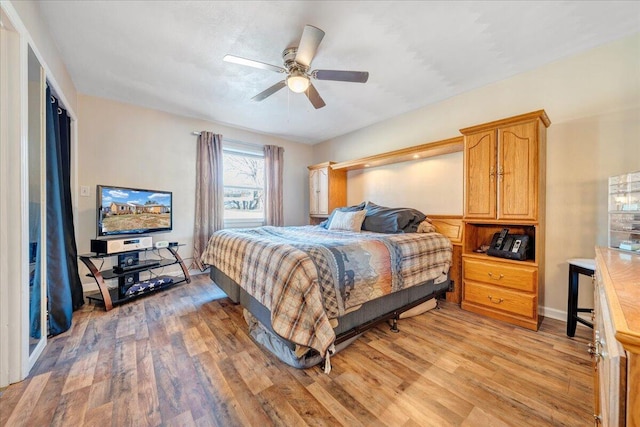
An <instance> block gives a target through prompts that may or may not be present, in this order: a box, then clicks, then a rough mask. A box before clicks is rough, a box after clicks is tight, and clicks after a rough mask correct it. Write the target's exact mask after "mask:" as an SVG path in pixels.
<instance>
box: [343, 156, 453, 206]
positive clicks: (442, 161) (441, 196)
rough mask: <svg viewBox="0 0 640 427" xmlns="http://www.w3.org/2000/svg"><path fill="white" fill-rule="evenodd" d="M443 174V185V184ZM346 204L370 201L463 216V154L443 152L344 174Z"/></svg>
mask: <svg viewBox="0 0 640 427" xmlns="http://www.w3.org/2000/svg"><path fill="white" fill-rule="evenodd" d="M442 177H446V185H442ZM347 183H348V185H347V200H348V201H349V204H356V203H360V202H361V201H367V200H368V201H372V202H373V203H376V204H378V205H383V206H404V207H411V208H415V209H418V210H420V211H422V212H425V213H428V214H430V215H443V214H449V215H452V214H455V215H462V209H463V204H462V202H463V200H462V186H463V174H462V156H461V155H460V153H453V154H445V155H442V156H438V157H433V158H429V159H424V160H413V161H410V162H406V163H397V164H393V165H388V166H379V167H375V168H370V169H368V168H367V169H360V170H356V171H351V172H348V174H347Z"/></svg>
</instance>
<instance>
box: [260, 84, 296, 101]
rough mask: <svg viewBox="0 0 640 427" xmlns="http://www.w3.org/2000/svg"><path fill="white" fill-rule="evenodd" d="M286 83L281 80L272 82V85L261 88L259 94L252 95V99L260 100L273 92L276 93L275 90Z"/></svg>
mask: <svg viewBox="0 0 640 427" xmlns="http://www.w3.org/2000/svg"><path fill="white" fill-rule="evenodd" d="M286 85H287V84H286V83H285V81H284V80H283V81H281V82H278V83H276V84H274V85H273V86H271V87H270V88H268V89H266V90H263V91H262V92H260V93H259V94H257V95H256V96H254V97H253V98H251V99H252V100H253V101H262V100H263V99H265V98H266V97H268V96H271V95H273V94H274V93H276V92H277V91H279V90H280V89H282V88H283V87H285V86H286Z"/></svg>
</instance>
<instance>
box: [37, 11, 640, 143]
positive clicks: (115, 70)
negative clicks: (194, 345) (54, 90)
mask: <svg viewBox="0 0 640 427" xmlns="http://www.w3.org/2000/svg"><path fill="white" fill-rule="evenodd" d="M39 6H40V10H41V12H42V15H43V17H44V19H45V21H46V22H47V23H48V25H49V26H50V31H51V33H52V35H53V38H54V39H55V42H56V43H57V45H58V47H59V49H60V52H61V54H62V56H63V59H64V61H65V63H66V65H67V68H68V70H69V73H70V74H71V78H72V79H73V82H74V84H75V85H76V88H77V89H78V91H79V92H80V93H84V94H88V95H93V96H98V97H104V98H109V99H114V100H118V101H122V102H126V103H130V104H135V105H140V106H143V107H148V108H153V109H158V110H163V111H167V112H171V113H175V114H180V115H184V116H189V117H195V118H200V119H205V120H210V121H215V122H219V123H224V124H228V125H232V126H236V127H240V128H245V129H250V130H253V131H256V132H260V133H265V134H271V135H276V136H279V137H282V138H285V139H290V140H294V141H298V142H305V143H311V144H312V143H316V142H320V141H324V140H327V139H330V138H332V137H335V136H338V135H342V134H345V133H348V132H351V131H354V130H356V129H360V128H362V127H365V126H367V125H370V124H372V123H375V122H379V121H381V120H384V119H387V118H390V117H393V116H396V115H399V114H401V113H404V112H407V111H410V110H414V109H416V108H419V107H422V106H425V105H429V104H433V103H435V102H438V101H440V100H443V99H446V98H450V97H452V96H454V95H457V94H460V93H462V92H465V91H469V90H471V89H474V88H477V87H480V86H484V85H486V84H489V83H491V82H495V81H498V80H501V79H504V78H506V77H509V76H512V75H515V74H517V73H521V72H524V71H527V70H531V69H534V68H536V67H539V66H541V65H543V64H546V63H549V62H552V61H555V60H557V59H560V58H563V57H566V56H569V55H572V54H575V53H578V52H581V51H585V50H587V49H590V48H592V47H595V46H597V45H600V44H603V43H606V42H608V41H611V40H615V39H617V38H621V37H623V36H625V35H628V34H631V33H635V32H638V31H640V2H637V1H633V2H632V1H628V2H614V1H602V2H601V1H562V2H561V1H550V2H543V1H513V2H504V1H491V2H477V1H474V2H462V1H460V2H454V1H451V2H446V1H443V2H438V1H423V2H420V1H395V2H392V1H375V2H364V1H341V2H338V1H331V2H320V1H314V2H310V1H309V2H302V1H278V2H276V1H215V2H213V1H209V2H207V1H157V2H156V1H84V2H81V1H75V0H74V1H42V2H39ZM305 24H311V25H314V26H316V27H319V28H321V29H323V30H324V31H325V32H326V35H325V37H324V40H323V41H322V43H321V45H320V47H319V49H318V52H317V55H316V57H315V59H314V61H313V64H312V67H311V68H312V69H337V70H356V71H368V72H369V73H370V77H369V81H368V82H367V83H366V84H360V83H344V82H333V81H318V80H314V81H313V84H314V85H315V87H316V88H317V90H318V92H319V93H320V95H321V96H322V97H323V99H324V101H325V102H326V104H327V105H326V107H324V108H322V109H319V110H315V109H314V108H313V107H312V106H311V104H310V103H309V101H308V100H307V98H306V97H305V96H304V94H294V93H292V92H290V91H289V90H288V89H283V90H281V91H279V92H277V93H276V94H275V95H272V96H271V97H269V98H267V99H265V100H264V101H262V102H254V101H251V97H253V96H254V95H256V94H258V93H259V92H261V91H263V90H264V89H266V88H267V87H269V86H271V85H273V84H274V83H276V82H278V81H280V80H282V75H281V74H277V73H274V72H271V71H265V70H259V69H254V68H250V67H245V66H241V65H237V64H232V63H227V62H223V61H222V57H223V56H224V55H225V54H227V53H229V54H233V55H237V56H242V57H245V58H250V59H255V60H258V61H261V62H266V63H270V64H274V65H278V66H281V65H282V58H281V53H282V51H283V49H284V48H286V47H288V46H296V45H297V44H298V41H299V39H300V36H301V34H302V30H303V28H304V25H305ZM639 54H640V53H639ZM594 65H596V66H597V64H594ZM212 130H215V129H212Z"/></svg>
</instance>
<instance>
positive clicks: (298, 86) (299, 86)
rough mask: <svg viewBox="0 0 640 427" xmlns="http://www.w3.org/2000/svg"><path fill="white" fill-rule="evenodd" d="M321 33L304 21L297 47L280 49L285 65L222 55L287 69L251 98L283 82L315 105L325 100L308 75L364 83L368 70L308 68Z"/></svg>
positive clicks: (260, 96)
mask: <svg viewBox="0 0 640 427" xmlns="http://www.w3.org/2000/svg"><path fill="white" fill-rule="evenodd" d="M323 37H324V31H322V30H321V29H320V28H316V27H314V26H313V25H305V27H304V31H303V32H302V37H301V38H300V44H299V45H298V46H297V47H295V46H294V47H288V48H286V49H285V50H284V51H283V52H282V60H283V61H284V67H279V66H277V65H271V64H266V63H264V62H260V61H254V60H252V59H246V58H241V57H239V56H234V55H225V57H224V58H223V60H224V61H226V62H233V63H235V64H240V65H247V66H249V67H254V68H260V69H262V70H270V71H275V72H276V73H286V74H287V77H286V78H285V79H284V80H282V81H280V82H278V83H276V84H274V85H273V86H271V87H270V88H268V89H266V90H264V91H262V92H260V93H259V94H257V95H256V96H254V97H253V98H251V99H252V100H254V101H262V100H263V99H265V98H267V97H269V96H271V95H273V94H274V93H276V92H277V91H279V90H280V89H282V88H283V87H285V86H288V87H289V89H290V90H291V91H292V92H296V93H302V92H304V93H305V95H307V98H309V101H311V104H313V106H314V107H315V108H316V109H318V108H322V107H324V106H325V105H326V104H325V103H324V101H323V100H322V97H321V96H320V94H319V93H318V91H317V90H316V88H315V87H314V86H313V84H311V78H314V79H316V80H334V81H340V82H356V83H366V82H367V80H368V79H369V73H368V72H366V71H339V70H313V71H310V68H311V61H313V57H314V56H315V55H316V51H317V50H318V46H319V45H320V42H321V41H322V38H323Z"/></svg>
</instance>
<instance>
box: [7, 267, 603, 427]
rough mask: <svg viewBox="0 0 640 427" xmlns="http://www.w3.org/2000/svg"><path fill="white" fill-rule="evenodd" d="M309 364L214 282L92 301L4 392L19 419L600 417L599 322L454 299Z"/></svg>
mask: <svg viewBox="0 0 640 427" xmlns="http://www.w3.org/2000/svg"><path fill="white" fill-rule="evenodd" d="M441 306H442V309H440V310H432V311H430V312H428V313H425V314H422V315H420V316H416V317H414V318H410V319H403V320H401V321H400V322H399V327H400V333H398V334H394V333H391V332H389V328H388V326H387V325H386V324H382V325H379V326H378V327H376V328H374V329H372V330H370V331H369V332H367V333H366V334H365V335H363V336H362V337H361V338H360V339H359V340H357V341H356V342H355V343H354V344H352V345H351V346H350V347H348V348H347V349H345V350H344V351H343V352H341V353H339V354H337V355H335V356H334V357H332V359H331V361H332V365H333V370H332V371H331V373H330V374H329V375H326V374H324V373H322V371H321V370H320V369H319V368H312V369H308V370H297V369H294V368H290V367H288V366H287V365H285V364H283V363H282V362H280V361H279V360H278V359H276V358H275V357H274V356H272V355H270V354H267V353H266V352H264V351H263V350H262V349H261V348H260V347H259V346H258V345H257V344H255V343H254V342H253V341H252V340H251V338H250V337H249V336H248V335H247V332H246V325H245V323H244V320H243V318H242V309H241V308H240V307H239V306H235V305H233V304H231V303H230V301H229V300H228V299H227V298H226V297H225V295H224V294H223V293H222V292H221V291H220V290H219V289H218V288H217V287H216V286H215V285H214V284H213V283H212V282H211V281H210V280H209V279H208V277H206V276H205V275H202V276H196V277H195V278H194V280H193V281H192V283H191V284H183V285H179V286H176V287H175V288H172V289H169V290H167V291H164V292H160V293H157V294H154V295H152V296H148V297H146V298H142V299H139V300H136V301H135V302H132V303H129V304H126V305H123V306H120V307H118V308H116V309H114V310H112V311H110V312H105V311H104V310H103V309H102V308H99V307H94V306H92V305H86V306H85V307H84V308H83V309H81V310H79V311H78V312H76V313H74V319H73V320H74V321H73V327H72V329H71V330H70V331H68V332H66V333H64V334H62V335H59V336H57V337H54V338H52V339H50V340H49V344H48V346H47V348H46V349H45V352H44V354H43V355H42V357H41V358H40V360H39V362H38V363H37V365H36V366H35V367H34V369H33V371H32V374H31V376H30V377H29V378H27V379H26V380H25V381H22V382H20V383H18V384H14V385H11V386H10V387H8V388H6V389H4V390H3V391H2V392H1V396H0V425H3V426H4V425H7V426H12V427H13V426H46V425H61V426H80V425H87V426H92V425H96V426H107V425H113V426H127V425H139V426H146V425H166V426H172V425H181V426H209V425H218V426H239V425H247V426H261V427H262V426H269V425H283V426H303V425H311V426H317V425H330V426H334V425H344V426H360V425H376V426H383V425H388V426H432V425H433V426H447V425H453V426H534V425H535V426H561V425H565V426H588V425H592V424H593V422H592V418H591V414H592V376H591V361H590V359H589V357H588V354H587V351H586V344H587V342H588V341H589V337H590V333H591V331H590V330H589V329H587V328H584V327H582V326H579V327H578V330H577V332H576V337H575V338H573V339H571V338H568V337H567V336H566V335H565V324H564V323H563V322H559V321H556V320H552V319H545V320H544V322H543V323H542V327H541V329H540V331H538V332H532V331H529V330H525V329H522V328H518V327H514V326H510V325H507V324H504V323H500V322H498V321H494V320H491V319H486V318H483V317H481V316H478V315H475V314H473V313H468V312H465V311H462V310H461V309H460V308H459V307H458V306H457V305H454V304H451V303H444V302H443V303H441Z"/></svg>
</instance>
